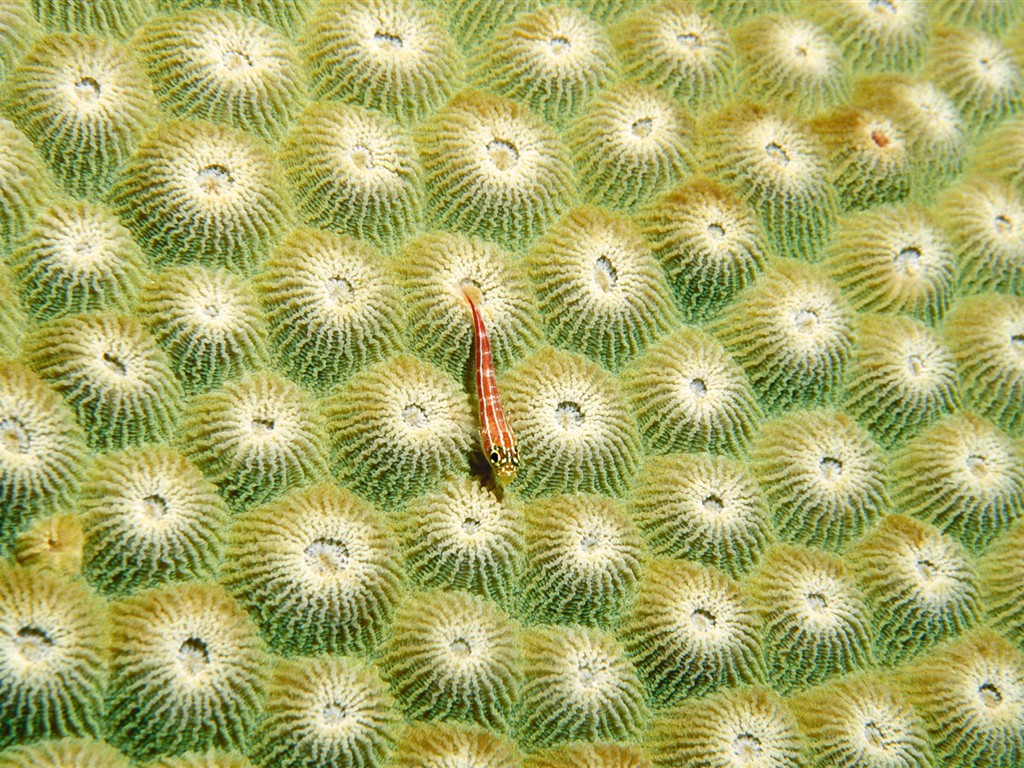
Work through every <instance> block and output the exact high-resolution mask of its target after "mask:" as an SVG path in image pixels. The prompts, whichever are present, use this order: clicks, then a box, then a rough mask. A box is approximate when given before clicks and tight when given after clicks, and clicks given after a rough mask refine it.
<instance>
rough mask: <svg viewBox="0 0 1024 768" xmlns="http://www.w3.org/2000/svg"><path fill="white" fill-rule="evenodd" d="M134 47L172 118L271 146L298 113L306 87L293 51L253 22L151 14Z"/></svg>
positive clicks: (208, 13)
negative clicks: (236, 131) (225, 127)
mask: <svg viewBox="0 0 1024 768" xmlns="http://www.w3.org/2000/svg"><path fill="white" fill-rule="evenodd" d="M136 46H137V49H138V51H139V54H140V57H141V59H142V62H143V65H144V66H145V68H146V71H147V73H148V74H149V77H150V78H151V80H152V81H153V84H154V90H155V92H156V96H157V98H158V99H159V100H160V102H161V103H162V104H163V106H164V108H165V109H167V110H169V111H170V112H172V113H173V114H175V115H177V116H178V117H183V118H192V117H194V118H201V119H203V120H210V121H212V122H218V123H227V124H229V125H233V126H235V127H236V128H241V129H243V130H246V131H250V132H252V133H254V134H255V135H257V136H259V137H261V138H264V139H267V140H269V141H273V140H275V139H278V138H280V136H281V134H282V133H284V132H285V131H286V130H287V127H288V124H289V123H290V122H291V121H292V120H293V119H294V117H295V115H296V113H297V112H298V111H299V110H300V109H301V108H302V103H303V101H304V96H305V92H306V82H305V76H304V74H303V71H302V65H301V63H300V61H299V56H298V54H297V52H296V51H295V49H294V48H293V46H292V45H291V44H290V43H289V42H288V41H287V40H285V39H284V38H283V37H282V36H281V35H280V34H278V33H277V32H276V31H275V30H273V29H270V28H269V27H266V26H264V25H263V24H260V23H259V22H258V21H256V20H255V19H253V18H250V17H247V16H242V15H239V14H233V13H222V12H219V11H214V10H206V9H202V10H195V11H189V12H186V13H180V14H170V15H160V16H155V17H154V18H153V19H152V20H151V21H150V22H149V23H148V24H146V26H144V27H143V28H142V29H141V30H140V32H139V34H138V36H137V37H136Z"/></svg>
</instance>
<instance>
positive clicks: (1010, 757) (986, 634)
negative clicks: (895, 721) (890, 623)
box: [899, 630, 1024, 768]
mask: <svg viewBox="0 0 1024 768" xmlns="http://www.w3.org/2000/svg"><path fill="white" fill-rule="evenodd" d="M899 684H900V687H901V688H902V689H903V690H904V691H905V692H906V694H907V697H908V698H909V699H910V702H911V703H912V704H913V705H914V709H915V710H916V711H917V712H918V713H919V714H920V716H921V719H922V720H923V721H924V725H925V728H926V729H927V731H928V736H929V737H930V739H931V743H932V748H933V749H934V750H935V754H936V757H938V758H939V759H940V760H942V761H943V762H942V764H943V765H949V766H956V767H957V768H967V767H968V766H973V765H987V766H992V768H1012V766H1016V765H1020V764H1021V761H1024V653H1021V651H1019V650H1017V649H1015V648H1014V647H1013V646H1011V645H1010V644H1009V643H1008V642H1006V641H1005V640H1003V639H1002V638H999V637H997V636H996V635H995V634H994V633H992V632H991V630H978V631H976V632H974V633H971V634H969V635H967V636H966V637H963V638H961V639H960V640H958V641H956V642H954V643H950V644H948V645H946V646H944V647H942V648H941V649H939V650H937V651H935V652H934V653H932V654H929V655H928V656H927V657H925V658H924V659H922V660H921V661H920V662H919V663H918V664H916V665H914V666H911V667H909V668H907V669H905V671H904V672H903V673H902V674H901V675H900V677H899Z"/></svg>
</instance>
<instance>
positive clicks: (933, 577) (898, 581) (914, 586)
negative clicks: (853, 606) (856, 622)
mask: <svg viewBox="0 0 1024 768" xmlns="http://www.w3.org/2000/svg"><path fill="white" fill-rule="evenodd" d="M848 559H849V563H850V567H851V570H852V571H853V573H854V577H855V578H856V580H857V583H858V585H859V586H860V589H861V591H862V592H863V594H864V599H865V600H866V602H867V604H868V607H869V608H870V610H871V613H872V620H873V623H874V629H875V650H876V655H877V657H878V659H879V661H881V662H882V663H884V664H887V665H895V664H900V663H903V662H905V661H907V660H909V659H911V658H913V657H914V656H916V655H917V654H919V653H921V652H922V651H925V650H927V649H929V648H930V647H931V646H933V645H935V644H936V643H939V642H942V641H943V640H947V639H949V638H952V637H956V636H957V635H958V634H961V633H963V632H965V631H966V630H968V629H970V628H971V626H972V625H974V624H976V623H977V622H978V621H979V619H980V616H981V590H980V587H979V585H978V574H977V572H976V569H975V567H974V564H973V563H972V562H971V560H970V558H969V557H968V556H967V553H966V552H965V551H964V549H963V547H961V546H960V544H958V543H957V542H956V540H954V539H953V538H951V537H949V536H945V535H943V534H942V533H940V532H939V530H938V529H937V528H935V527H934V526H932V525H929V524H928V523H923V522H921V521H920V520H914V519H913V518H910V517H905V516H903V515H889V516H888V517H886V518H884V519H883V520H882V522H881V523H879V524H878V525H877V526H876V527H875V528H874V530H872V531H870V532H869V533H868V534H867V535H866V536H865V537H864V538H863V539H862V540H861V541H859V542H858V543H857V545H856V546H855V547H854V548H853V549H852V550H851V551H850V554H849V558H848Z"/></svg>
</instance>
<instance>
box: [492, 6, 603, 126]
mask: <svg viewBox="0 0 1024 768" xmlns="http://www.w3.org/2000/svg"><path fill="white" fill-rule="evenodd" d="M474 69H475V72H474V74H473V76H472V79H473V80H474V82H475V83H476V84H477V85H478V87H481V88H483V89H486V90H489V91H493V92H495V93H498V94H501V95H502V96H506V97H508V98H510V99H512V100H513V101H517V102H519V103H521V104H523V105H524V106H526V107H528V108H529V109H530V110H531V111H533V112H534V113H536V114H538V115H540V116H541V117H542V118H544V119H545V120H546V121H548V122H549V123H552V124H554V125H559V126H564V125H565V124H566V123H567V122H568V121H569V120H570V119H571V118H572V117H573V116H574V115H575V114H576V113H578V112H579V111H580V110H581V108H582V107H584V106H585V105H586V104H587V102H588V101H590V99H591V98H593V96H594V94H595V93H597V92H598V91H599V90H600V89H601V88H603V87H604V86H605V85H607V84H608V82H609V81H610V80H611V79H612V76H613V72H614V70H613V62H612V50H611V42H610V41H609V40H608V36H607V33H606V32H605V30H604V28H603V27H602V26H601V25H600V24H598V23H597V22H595V21H593V20H592V19H590V18H589V17H588V16H587V15H586V14H584V13H583V12H582V11H579V10H576V9H575V8H571V7H564V6H561V7H560V6H557V5H549V6H543V7H541V8H538V9H537V10H536V11H533V12H531V13H524V14H521V15H520V16H518V17H517V18H516V19H515V21H513V22H512V23H511V24H509V25H508V26H507V27H505V28H503V29H501V30H499V31H498V32H497V34H495V36H494V38H493V39H492V41H491V42H490V43H489V44H488V45H487V46H486V48H484V49H482V50H481V54H480V55H479V56H478V60H477V61H476V62H475V63H474Z"/></svg>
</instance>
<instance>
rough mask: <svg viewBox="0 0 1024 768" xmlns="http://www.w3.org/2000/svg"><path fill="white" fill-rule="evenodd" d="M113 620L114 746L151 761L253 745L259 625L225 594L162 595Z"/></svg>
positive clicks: (138, 601)
mask: <svg viewBox="0 0 1024 768" xmlns="http://www.w3.org/2000/svg"><path fill="white" fill-rule="evenodd" d="M109 610H110V612H111V619H110V621H111V627H110V646H109V648H110V658H111V661H110V669H111V680H110V690H109V692H108V695H107V711H106V725H107V735H108V738H109V739H110V740H111V742H112V743H113V744H115V745H116V746H118V747H119V748H121V749H122V750H124V751H125V752H127V753H129V754H131V755H133V756H135V757H137V758H140V759H147V758H151V757H154V756H156V755H159V754H162V753H163V754H179V753H181V752H187V751H189V750H195V751H198V750H203V749H225V750H231V749H240V748H243V747H245V746H246V745H247V744H248V743H249V737H250V736H251V735H252V734H253V732H254V730H253V729H254V728H255V726H256V720H257V717H258V715H259V711H260V705H261V704H262V701H263V687H264V684H265V669H264V664H265V661H266V659H265V655H264V650H263V643H262V641H261V640H260V638H259V636H258V635H257V633H256V627H255V625H253V624H252V622H251V621H249V617H248V616H246V614H245V611H243V610H242V609H241V608H240V607H239V606H238V605H236V604H235V602H234V601H233V600H232V599H231V598H230V597H228V596H227V594H226V593H225V592H224V590H223V589H221V588H220V587H218V586H215V585H212V584H179V585H176V586H171V587H161V588H157V589H152V590H148V591H146V592H143V593H141V594H139V595H135V596H133V597H129V598H125V599H123V600H121V601H119V602H117V603H114V604H113V605H112V606H111V607H110V609H109Z"/></svg>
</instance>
